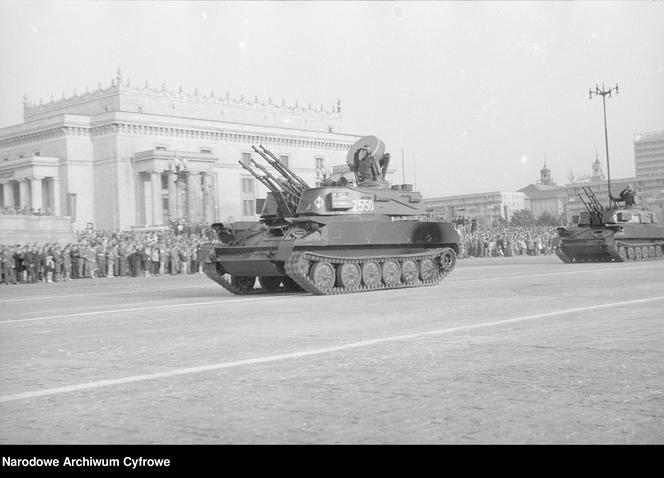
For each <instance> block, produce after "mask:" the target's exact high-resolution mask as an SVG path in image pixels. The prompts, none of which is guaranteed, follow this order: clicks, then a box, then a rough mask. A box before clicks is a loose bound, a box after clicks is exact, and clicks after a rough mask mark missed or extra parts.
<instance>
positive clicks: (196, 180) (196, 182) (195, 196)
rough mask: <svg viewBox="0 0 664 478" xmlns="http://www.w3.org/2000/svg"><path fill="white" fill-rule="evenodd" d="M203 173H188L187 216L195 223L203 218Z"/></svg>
mask: <svg viewBox="0 0 664 478" xmlns="http://www.w3.org/2000/svg"><path fill="white" fill-rule="evenodd" d="M200 191H201V173H200V172H198V171H189V172H188V173H187V215H188V216H189V220H190V221H191V222H192V223H194V222H198V221H200V218H201V212H200V211H201V205H200V198H201V194H200Z"/></svg>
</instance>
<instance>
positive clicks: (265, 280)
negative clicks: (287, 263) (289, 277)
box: [258, 276, 281, 291]
mask: <svg viewBox="0 0 664 478" xmlns="http://www.w3.org/2000/svg"><path fill="white" fill-rule="evenodd" d="M258 283H259V284H260V285H261V287H262V288H263V289H265V290H270V291H274V290H278V289H279V286H280V285H281V277H273V276H265V277H259V278H258Z"/></svg>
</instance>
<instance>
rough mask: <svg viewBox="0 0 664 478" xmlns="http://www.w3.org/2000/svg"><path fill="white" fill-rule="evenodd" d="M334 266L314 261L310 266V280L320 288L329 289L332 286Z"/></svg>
mask: <svg viewBox="0 0 664 478" xmlns="http://www.w3.org/2000/svg"><path fill="white" fill-rule="evenodd" d="M334 279H335V273H334V267H332V265H331V264H328V263H327V262H316V263H315V264H314V266H313V267H312V268H311V280H312V281H313V283H314V285H315V286H316V287H317V288H318V289H320V290H330V289H332V288H333V287H334Z"/></svg>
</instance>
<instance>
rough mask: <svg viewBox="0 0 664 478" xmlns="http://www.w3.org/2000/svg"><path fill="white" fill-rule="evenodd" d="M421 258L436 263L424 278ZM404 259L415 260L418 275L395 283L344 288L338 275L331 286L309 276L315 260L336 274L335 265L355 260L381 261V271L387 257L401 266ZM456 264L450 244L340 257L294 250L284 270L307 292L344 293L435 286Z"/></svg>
mask: <svg viewBox="0 0 664 478" xmlns="http://www.w3.org/2000/svg"><path fill="white" fill-rule="evenodd" d="M424 259H431V260H432V261H433V263H434V264H435V271H434V272H433V276H432V277H430V278H428V279H426V280H424V279H422V277H421V274H420V269H419V267H420V264H421V261H422V260H424ZM406 260H412V261H416V264H418V269H417V271H418V275H417V279H416V280H413V281H409V282H406V281H404V280H403V279H402V280H400V281H399V282H398V283H396V284H393V285H387V284H386V283H385V280H380V281H379V283H377V284H374V285H372V286H369V285H366V284H365V281H364V280H362V281H361V282H359V281H358V285H356V286H354V287H351V288H347V287H344V286H343V285H340V280H339V279H338V278H337V279H336V280H334V281H333V282H334V285H333V286H332V287H327V288H321V287H320V286H319V285H317V284H316V283H315V281H314V280H313V279H312V274H311V271H313V268H314V266H315V265H316V264H317V263H327V264H330V265H331V266H332V267H333V270H334V272H335V276H337V273H338V267H339V266H341V265H343V264H355V265H358V266H360V267H362V266H361V265H362V264H366V263H369V262H376V263H378V264H379V265H380V267H381V271H382V270H383V264H384V263H385V262H387V261H396V262H398V264H399V267H400V270H401V265H402V264H403V263H404V261H406ZM455 265H456V254H455V252H454V250H452V249H450V248H442V249H434V250H431V251H428V252H425V253H421V254H405V255H395V256H378V257H377V256H363V257H339V256H327V255H322V254H317V253H313V252H294V253H292V254H291V255H290V257H289V258H288V260H287V261H286V273H287V274H288V276H289V277H291V278H292V279H293V280H294V281H295V282H297V284H299V286H300V287H302V288H303V289H304V290H305V291H307V292H310V293H312V294H315V295H334V294H347V293H355V292H366V291H374V290H385V289H403V288H409V287H426V286H434V285H436V284H438V283H439V282H440V281H441V280H443V279H444V278H445V277H446V276H447V275H448V274H449V273H450V272H452V270H453V269H454V266H455Z"/></svg>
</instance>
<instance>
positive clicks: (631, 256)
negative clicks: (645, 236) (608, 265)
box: [609, 241, 664, 262]
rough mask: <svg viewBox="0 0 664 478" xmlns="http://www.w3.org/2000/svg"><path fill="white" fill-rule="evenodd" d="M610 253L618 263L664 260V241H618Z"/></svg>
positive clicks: (610, 248)
mask: <svg viewBox="0 0 664 478" xmlns="http://www.w3.org/2000/svg"><path fill="white" fill-rule="evenodd" d="M609 252H610V254H611V256H612V258H613V259H614V260H615V261H617V262H630V261H661V260H664V241H654V242H643V243H632V242H623V241H616V242H615V243H614V244H613V245H612V246H611V247H609Z"/></svg>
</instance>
